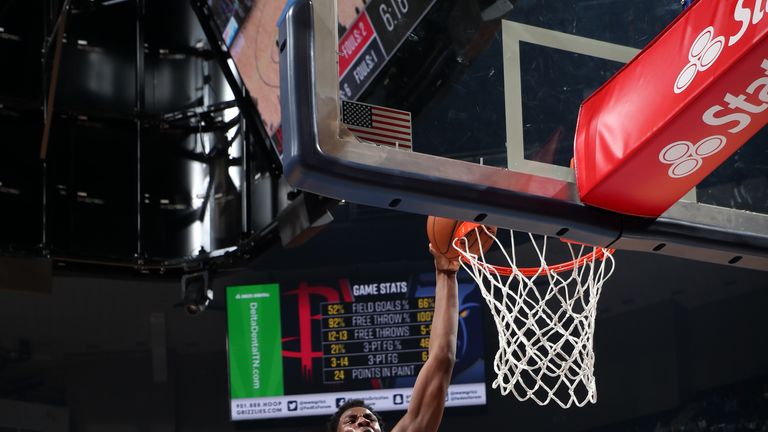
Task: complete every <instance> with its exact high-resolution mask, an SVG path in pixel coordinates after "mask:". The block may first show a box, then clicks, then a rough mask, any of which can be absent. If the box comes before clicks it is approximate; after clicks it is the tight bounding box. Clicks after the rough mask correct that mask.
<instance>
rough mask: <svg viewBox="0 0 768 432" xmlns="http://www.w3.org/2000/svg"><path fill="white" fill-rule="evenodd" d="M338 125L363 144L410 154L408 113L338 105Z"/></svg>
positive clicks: (344, 102) (345, 104)
mask: <svg viewBox="0 0 768 432" xmlns="http://www.w3.org/2000/svg"><path fill="white" fill-rule="evenodd" d="M341 122H342V123H344V124H345V125H346V126H347V129H349V131H350V132H352V133H353V134H354V135H355V136H356V137H358V138H359V139H361V140H363V141H368V142H371V143H374V144H381V145H386V146H390V147H396V148H399V149H403V150H413V142H412V141H411V139H412V136H413V133H412V130H411V113H409V112H408V111H400V110H396V109H392V108H384V107H379V106H376V105H368V104H363V103H359V102H350V101H342V102H341Z"/></svg>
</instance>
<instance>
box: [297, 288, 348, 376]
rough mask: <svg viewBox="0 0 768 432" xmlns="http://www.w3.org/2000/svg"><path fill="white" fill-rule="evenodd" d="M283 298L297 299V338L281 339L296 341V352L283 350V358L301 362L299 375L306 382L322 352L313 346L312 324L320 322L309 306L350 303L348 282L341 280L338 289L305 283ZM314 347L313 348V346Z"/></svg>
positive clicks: (318, 316)
mask: <svg viewBox="0 0 768 432" xmlns="http://www.w3.org/2000/svg"><path fill="white" fill-rule="evenodd" d="M283 295H284V296H296V298H297V305H298V311H297V317H298V323H297V324H298V330H299V334H298V336H288V337H284V338H283V343H285V342H288V341H295V340H298V343H299V347H298V348H299V349H298V351H289V350H287V349H283V357H288V358H298V359H300V361H301V373H302V375H303V376H304V378H305V379H306V380H308V381H309V380H310V379H311V377H312V360H313V359H315V358H321V357H322V356H323V351H322V349H321V348H320V347H317V346H316V345H318V344H317V343H315V344H313V340H314V339H315V338H313V337H312V336H313V334H312V324H313V322H315V321H317V322H319V321H320V315H319V314H315V315H312V310H311V305H312V303H313V302H320V301H323V302H331V303H336V302H340V301H343V302H350V301H352V290H351V289H350V287H349V281H348V280H346V279H342V280H340V281H339V286H338V287H332V286H323V285H310V284H308V283H306V282H302V283H300V284H299V286H298V287H297V289H295V290H293V291H287V292H285V293H284V294H283ZM313 345H315V346H313Z"/></svg>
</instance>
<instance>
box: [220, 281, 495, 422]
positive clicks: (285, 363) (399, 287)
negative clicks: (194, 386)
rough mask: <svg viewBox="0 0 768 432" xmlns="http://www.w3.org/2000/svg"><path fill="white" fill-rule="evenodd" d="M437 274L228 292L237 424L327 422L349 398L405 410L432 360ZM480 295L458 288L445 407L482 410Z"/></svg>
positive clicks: (468, 286) (468, 284)
mask: <svg viewBox="0 0 768 432" xmlns="http://www.w3.org/2000/svg"><path fill="white" fill-rule="evenodd" d="M434 295H435V277H434V272H425V273H421V274H415V275H403V277H400V278H396V279H390V280H362V281H361V280H356V279H350V278H346V277H341V278H337V279H333V280H322V281H296V282H281V283H272V284H261V285H240V286H231V287H228V288H227V325H228V329H227V330H228V332H227V333H228V344H227V347H228V355H229V362H228V363H229V378H230V402H231V415H232V419H233V420H252V419H263V418H275V417H291V416H315V415H318V416H319V415H323V416H326V415H329V414H332V413H333V412H335V411H336V408H337V407H338V406H339V405H341V404H342V403H344V401H346V400H347V399H352V398H358V399H363V400H365V401H366V402H367V403H368V404H369V405H371V406H372V407H374V408H375V409H377V410H379V411H387V410H404V409H406V408H407V406H408V402H409V401H410V397H411V393H412V387H413V384H414V382H415V380H416V376H417V375H418V373H419V371H420V370H421V368H422V367H423V365H424V363H425V362H426V361H427V359H428V356H429V342H430V339H429V337H430V333H431V330H432V320H433V318H434V313H435V297H434ZM483 308H484V304H483V300H482V296H481V294H480V291H479V288H477V286H476V285H475V284H474V281H471V280H469V277H468V276H466V275H464V276H462V277H461V278H460V280H459V317H457V319H458V320H459V334H458V337H457V340H458V344H457V356H456V357H457V361H456V365H455V367H454V374H453V377H452V380H451V385H450V387H449V393H448V397H447V399H446V406H448V407H450V406H464V405H480V404H485V360H484V346H483V336H482V329H481V326H482V321H483V320H482V316H483V314H482V310H483Z"/></svg>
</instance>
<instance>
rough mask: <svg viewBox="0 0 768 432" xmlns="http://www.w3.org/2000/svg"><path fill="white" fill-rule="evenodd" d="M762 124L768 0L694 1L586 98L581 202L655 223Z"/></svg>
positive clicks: (767, 110) (578, 140) (578, 161)
mask: <svg viewBox="0 0 768 432" xmlns="http://www.w3.org/2000/svg"><path fill="white" fill-rule="evenodd" d="M766 123H768V0H728V1H725V0H699V1H698V2H696V3H694V4H693V5H692V6H691V7H690V8H688V9H687V10H686V12H685V13H683V14H682V15H680V16H679V17H678V18H677V19H676V20H675V21H674V22H673V23H672V24H671V25H670V26H669V27H667V28H666V29H665V30H664V31H663V32H662V33H661V34H660V35H659V36H658V37H656V39H654V40H653V41H652V42H651V43H650V44H649V45H648V46H647V47H646V48H645V49H643V51H641V52H640V53H639V54H638V55H637V57H635V58H634V59H633V60H632V61H631V62H630V63H628V64H627V65H626V66H625V67H624V68H623V69H622V70H621V71H619V73H617V74H616V75H615V76H614V77H613V78H611V79H610V80H609V81H608V82H606V83H605V84H604V85H603V86H602V87H600V88H599V89H598V90H597V91H596V92H595V93H594V94H593V95H591V96H590V97H589V98H587V100H586V101H584V103H583V104H582V106H581V110H580V112H579V120H578V123H577V126H576V137H575V148H574V166H575V170H576V181H577V185H578V189H579V196H580V197H581V200H582V201H583V202H584V203H586V204H589V205H592V206H596V207H601V208H605V209H608V210H612V211H616V212H620V213H625V214H631V215H637V216H648V217H657V216H659V215H660V214H662V213H663V212H664V211H665V210H666V209H667V208H669V207H670V206H671V205H672V204H674V203H675V202H676V201H677V200H678V199H680V198H681V197H682V196H683V195H685V193H686V192H688V191H689V190H691V189H692V188H693V187H694V186H695V185H696V184H698V183H699V182H700V181H701V180H703V179H704V178H705V177H706V176H707V175H708V174H709V173H710V172H712V171H713V170H714V169H715V168H717V166H719V165H720V164H721V163H723V161H725V160H726V159H727V158H728V157H729V156H730V155H731V154H733V153H734V152H735V151H736V150H737V149H738V148H739V147H741V146H742V145H743V144H744V143H745V142H746V141H747V140H749V138H750V137H752V136H753V135H754V134H755V133H757V132H758V131H759V130H760V129H761V128H762V127H763V126H764V125H765V124H766Z"/></svg>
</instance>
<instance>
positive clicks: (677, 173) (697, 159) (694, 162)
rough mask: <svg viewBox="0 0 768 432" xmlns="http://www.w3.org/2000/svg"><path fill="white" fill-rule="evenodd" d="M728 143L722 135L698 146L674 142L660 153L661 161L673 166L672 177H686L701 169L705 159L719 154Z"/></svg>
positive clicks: (706, 139) (706, 140) (684, 142)
mask: <svg viewBox="0 0 768 432" xmlns="http://www.w3.org/2000/svg"><path fill="white" fill-rule="evenodd" d="M726 142H727V140H726V139H725V137H724V136H722V135H716V136H711V137H709V138H704V139H703V140H701V141H699V142H698V143H696V144H693V143H691V142H688V141H677V142H673V143H672V144H670V145H668V146H666V147H664V149H663V150H662V151H661V153H659V160H660V161H661V162H662V163H665V164H670V165H672V166H671V167H669V171H668V173H669V176H670V177H672V178H680V177H685V176H688V175H691V174H693V173H694V172H696V170H698V169H699V168H701V165H702V164H703V163H704V158H705V157H707V156H712V155H713V154H715V153H717V152H719V151H720V150H721V149H722V148H723V147H725V144H726Z"/></svg>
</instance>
